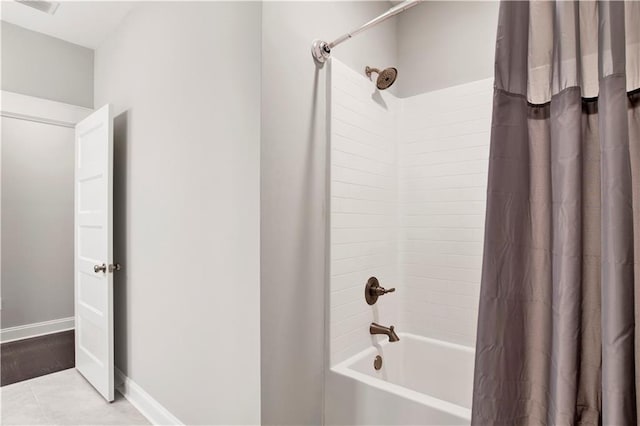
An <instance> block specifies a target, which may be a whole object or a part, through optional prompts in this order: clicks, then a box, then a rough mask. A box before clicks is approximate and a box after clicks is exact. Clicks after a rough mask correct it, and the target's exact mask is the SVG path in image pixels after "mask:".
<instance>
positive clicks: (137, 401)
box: [115, 368, 183, 425]
mask: <svg viewBox="0 0 640 426" xmlns="http://www.w3.org/2000/svg"><path fill="white" fill-rule="evenodd" d="M115 376H116V377H115V380H116V390H117V391H118V392H120V393H121V394H122V395H123V396H124V397H125V398H127V400H129V402H130V403H131V405H133V406H134V407H136V409H137V410H138V411H140V413H141V414H142V415H143V416H145V417H146V418H147V420H149V421H150V422H151V424H154V425H183V423H182V422H181V421H180V420H178V419H177V418H176V417H175V416H174V415H173V414H171V412H170V411H169V410H167V409H166V408H164V407H163V406H162V404H160V403H159V402H158V401H156V400H155V399H153V397H152V396H151V395H149V394H148V393H147V392H145V390H144V389H142V388H141V387H140V386H138V384H136V382H134V381H133V380H131V379H130V378H128V377H127V376H125V375H124V373H123V372H122V371H120V370H118V369H117V368H116V369H115Z"/></svg>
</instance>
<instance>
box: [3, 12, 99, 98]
mask: <svg viewBox="0 0 640 426" xmlns="http://www.w3.org/2000/svg"><path fill="white" fill-rule="evenodd" d="M0 27H1V31H2V43H1V44H2V46H1V47H2V81H1V85H0V87H1V88H2V90H7V91H10V92H16V93H22V94H23V95H29V96H35V97H38V98H44V99H51V100H53V101H58V102H64V103H67V104H72V105H80V106H84V107H89V108H93V50H91V49H87V48H86V47H82V46H78V45H77V44H72V43H68V42H66V41H64V40H60V39H57V38H54V37H49V36H47V35H44V34H41V33H37V32H34V31H30V30H27V29H25V28H22V27H19V26H17V25H13V24H10V23H8V22H5V21H1V22H0Z"/></svg>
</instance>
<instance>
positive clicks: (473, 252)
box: [329, 58, 492, 365]
mask: <svg viewBox="0 0 640 426" xmlns="http://www.w3.org/2000/svg"><path fill="white" fill-rule="evenodd" d="M374 77H375V75H374ZM398 78H399V79H401V78H402V70H400V72H399V77H398ZM396 84H398V83H397V82H396ZM330 97H331V100H330V103H331V105H330V108H331V123H330V125H331V130H330V135H331V154H330V155H331V159H330V164H331V177H330V180H331V272H330V300H331V301H330V313H329V317H330V331H329V332H330V356H331V365H335V364H336V363H338V362H340V361H343V360H344V359H346V358H348V357H349V356H351V355H354V354H355V353H358V352H360V351H361V350H363V349H365V348H367V347H369V346H370V345H371V344H372V342H375V341H377V340H379V339H382V338H383V337H385V336H383V337H376V338H375V339H373V340H372V337H371V336H370V335H369V324H370V323H371V322H372V321H376V322H380V323H381V324H382V325H385V326H388V325H391V324H393V325H395V326H396V328H397V331H398V332H410V333H415V334H419V335H423V336H427V337H433V338H437V339H441V340H445V341H448V342H452V343H458V344H462V345H466V346H473V345H474V344H475V332H476V318H477V309H478V296H479V289H480V269H481V263H482V238H483V227H484V213H485V212H484V209H485V196H486V182H487V166H488V158H489V133H490V126H491V107H492V81H491V80H490V79H487V80H481V81H477V82H473V83H468V84H464V85H460V86H455V87H450V88H446V89H443V90H438V91H434V92H429V93H425V94H421V95H417V96H412V97H409V98H402V99H401V98H396V97H395V96H394V95H393V94H391V93H390V92H389V91H388V90H387V91H382V92H380V91H377V90H376V89H375V83H374V82H371V81H369V80H368V79H367V78H366V77H365V76H364V74H361V73H359V72H356V71H354V70H352V69H350V68H348V67H347V66H345V65H344V64H342V63H341V62H339V61H338V60H336V59H335V58H334V59H332V63H331V95H330ZM370 276H376V277H377V278H378V279H379V280H380V283H381V285H382V286H384V287H395V288H396V289H397V291H396V292H395V293H392V294H388V295H385V296H383V297H381V298H379V299H378V303H376V304H375V305H373V306H369V305H367V304H366V302H365V300H364V285H365V283H366V281H367V279H368V278H369V277H370Z"/></svg>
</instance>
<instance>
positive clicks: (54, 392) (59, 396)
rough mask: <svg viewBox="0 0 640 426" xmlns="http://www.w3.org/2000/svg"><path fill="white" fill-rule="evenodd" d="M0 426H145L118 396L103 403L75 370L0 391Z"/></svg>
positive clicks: (139, 417) (140, 415) (50, 375)
mask: <svg viewBox="0 0 640 426" xmlns="http://www.w3.org/2000/svg"><path fill="white" fill-rule="evenodd" d="M0 401H1V403H2V404H1V405H0V424H2V425H130V426H133V425H148V424H150V423H149V421H148V420H147V419H146V418H145V417H144V416H143V415H142V414H140V412H139V411H138V410H136V409H135V408H134V407H133V405H131V404H130V403H129V401H127V400H126V399H125V398H124V397H123V396H122V395H120V394H119V393H118V392H116V400H115V401H114V402H112V403H108V402H106V401H105V400H104V399H103V398H102V396H100V394H99V393H98V392H97V391H96V390H95V389H93V387H92V386H91V385H90V384H89V383H88V382H87V381H86V380H85V379H84V378H83V377H82V376H81V375H80V373H78V372H77V371H76V370H75V368H71V369H69V370H64V371H60V372H58V373H53V374H48V375H46V376H41V377H37V378H35V379H31V380H27V381H24V382H19V383H14V384H12V385H8V386H3V387H2V388H0Z"/></svg>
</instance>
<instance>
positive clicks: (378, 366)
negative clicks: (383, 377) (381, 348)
mask: <svg viewBox="0 0 640 426" xmlns="http://www.w3.org/2000/svg"><path fill="white" fill-rule="evenodd" d="M373 368H375V369H376V370H380V369H381V368H382V357H381V356H380V355H376V359H374V360H373Z"/></svg>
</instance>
